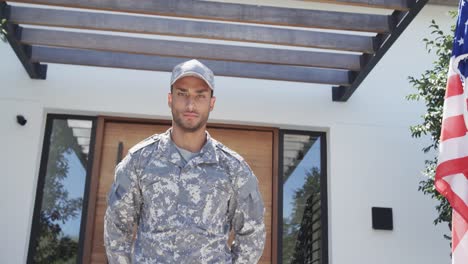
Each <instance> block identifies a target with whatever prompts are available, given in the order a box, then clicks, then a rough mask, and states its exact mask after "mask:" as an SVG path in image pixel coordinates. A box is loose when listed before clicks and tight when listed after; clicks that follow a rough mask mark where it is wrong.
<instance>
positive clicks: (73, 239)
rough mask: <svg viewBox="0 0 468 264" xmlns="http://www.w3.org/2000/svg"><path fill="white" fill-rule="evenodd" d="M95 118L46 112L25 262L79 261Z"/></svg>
mask: <svg viewBox="0 0 468 264" xmlns="http://www.w3.org/2000/svg"><path fill="white" fill-rule="evenodd" d="M94 131H95V119H94V118H89V117H78V116H63V115H48V116H47V122H46V132H45V136H44V146H43V152H42V157H41V167H40V172H39V180H38V185H37V192H36V202H35V208H34V218H33V221H32V230H31V238H30V243H29V254H28V263H80V262H81V251H82V244H83V242H82V241H83V234H84V225H83V224H82V223H84V220H85V219H86V208H87V199H86V197H87V192H88V185H89V178H90V176H89V175H90V171H91V161H92V152H91V151H90V146H93V143H94V134H95V133H94Z"/></svg>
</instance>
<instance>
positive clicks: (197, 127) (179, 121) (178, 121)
mask: <svg viewBox="0 0 468 264" xmlns="http://www.w3.org/2000/svg"><path fill="white" fill-rule="evenodd" d="M171 110H172V109H171ZM172 120H173V122H174V123H175V124H177V126H178V127H179V128H181V129H182V130H184V131H185V132H188V133H194V132H197V131H199V130H200V129H202V128H203V126H205V124H206V122H207V121H208V117H207V118H206V120H200V122H199V123H198V124H195V126H193V127H189V126H186V125H185V124H184V122H183V121H182V119H181V118H179V117H178V116H177V115H175V114H174V111H173V110H172Z"/></svg>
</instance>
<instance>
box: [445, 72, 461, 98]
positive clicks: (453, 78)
mask: <svg viewBox="0 0 468 264" xmlns="http://www.w3.org/2000/svg"><path fill="white" fill-rule="evenodd" d="M460 94H463V84H462V81H461V80H460V76H459V75H458V74H450V76H449V77H448V80H447V90H446V92H445V98H449V97H451V96H456V95H460Z"/></svg>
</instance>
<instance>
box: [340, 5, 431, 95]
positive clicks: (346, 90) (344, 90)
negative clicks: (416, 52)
mask: <svg viewBox="0 0 468 264" xmlns="http://www.w3.org/2000/svg"><path fill="white" fill-rule="evenodd" d="M427 1H428V0H418V1H417V2H416V4H415V5H414V7H413V8H412V9H411V10H410V11H407V12H401V11H394V12H393V14H392V16H393V17H398V18H399V20H400V21H399V23H398V26H397V27H396V28H395V29H394V30H393V31H392V32H391V34H389V35H388V36H382V39H383V41H382V42H383V43H382V45H381V46H380V48H379V49H378V50H377V52H376V53H375V54H374V55H372V56H369V59H368V60H367V63H363V64H364V65H363V67H362V70H361V71H359V73H358V74H357V75H356V76H355V78H354V80H353V83H352V84H351V86H335V87H333V88H332V99H333V101H341V102H345V101H347V100H348V99H349V98H350V97H351V95H353V93H354V91H356V89H357V88H358V87H359V85H360V84H361V83H362V81H364V79H365V78H366V77H367V75H368V74H369V73H370V72H371V71H372V69H373V68H374V67H375V65H377V63H378V62H379V61H380V59H381V58H382V57H383V56H384V55H385V53H386V52H387V50H388V49H389V48H390V47H391V46H392V45H393V43H394V42H395V41H396V40H397V39H398V37H399V36H400V34H401V33H402V32H403V31H404V30H405V29H406V27H407V26H408V25H409V24H410V23H411V21H412V20H413V19H414V18H415V17H416V15H417V14H418V13H419V12H420V11H421V9H422V8H423V7H424V6H425V5H426V3H427ZM378 37H379V36H378Z"/></svg>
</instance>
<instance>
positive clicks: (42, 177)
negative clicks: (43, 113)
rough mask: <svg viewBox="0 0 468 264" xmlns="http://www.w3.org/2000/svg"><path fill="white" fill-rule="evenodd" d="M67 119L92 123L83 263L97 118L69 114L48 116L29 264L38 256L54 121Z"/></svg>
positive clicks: (84, 206)
mask: <svg viewBox="0 0 468 264" xmlns="http://www.w3.org/2000/svg"><path fill="white" fill-rule="evenodd" d="M67 119H77V120H86V121H91V122H92V127H91V135H90V143H89V154H88V163H87V166H86V179H85V186H84V192H83V204H82V210H81V223H80V236H79V241H78V253H77V262H76V263H82V259H83V249H84V236H85V231H86V219H87V215H88V202H89V188H90V181H91V171H92V167H93V160H94V145H95V140H96V126H97V117H95V116H85V115H69V114H47V117H46V125H45V133H44V138H43V144H42V151H41V159H40V167H39V176H38V179H37V186H36V194H35V198H34V211H33V216H32V221H31V232H30V236H29V246H28V255H27V260H26V261H27V263H34V255H35V254H36V247H37V239H36V238H37V236H38V234H39V228H40V227H39V217H40V213H41V209H42V198H43V195H44V185H45V178H46V175H47V162H48V159H49V150H50V137H51V134H52V129H53V123H54V120H67Z"/></svg>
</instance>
